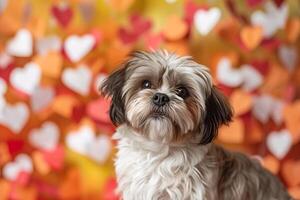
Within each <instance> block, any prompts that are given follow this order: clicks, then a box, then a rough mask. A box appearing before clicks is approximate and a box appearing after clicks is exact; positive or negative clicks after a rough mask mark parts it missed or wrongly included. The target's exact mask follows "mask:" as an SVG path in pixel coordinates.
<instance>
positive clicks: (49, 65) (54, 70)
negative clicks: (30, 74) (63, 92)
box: [34, 52, 62, 78]
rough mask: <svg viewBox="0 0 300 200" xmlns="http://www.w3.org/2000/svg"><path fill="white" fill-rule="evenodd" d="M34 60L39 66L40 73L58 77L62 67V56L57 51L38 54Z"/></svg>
mask: <svg viewBox="0 0 300 200" xmlns="http://www.w3.org/2000/svg"><path fill="white" fill-rule="evenodd" d="M34 61H35V62H36V63H37V64H38V65H39V66H40V67H41V69H42V73H43V74H44V75H45V76H47V77H50V78H58V77H59V76H60V73H61V69H62V58H61V55H60V54H59V53H58V52H49V53H48V54H46V55H39V56H36V57H35V58H34Z"/></svg>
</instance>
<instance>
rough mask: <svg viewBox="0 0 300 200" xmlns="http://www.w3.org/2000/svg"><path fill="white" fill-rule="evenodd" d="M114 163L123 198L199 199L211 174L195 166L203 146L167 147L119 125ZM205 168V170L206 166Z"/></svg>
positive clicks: (203, 193)
mask: <svg viewBox="0 0 300 200" xmlns="http://www.w3.org/2000/svg"><path fill="white" fill-rule="evenodd" d="M114 137H115V139H118V145H117V148H118V153H117V158H116V160H115V167H116V173H117V179H118V192H119V193H120V194H121V195H122V197H123V199H125V200H127V199H129V200H148V199H149V200H150V199H153V200H156V199H160V200H168V199H172V200H177V199H178V200H185V199H186V200H190V199H192V200H202V199H206V197H207V194H205V191H207V189H206V186H207V185H208V184H210V183H208V181H207V180H210V179H211V178H212V177H210V176H211V174H209V173H203V169H202V170H199V169H198V167H197V166H199V165H201V160H202V159H203V157H204V155H205V154H206V152H207V150H206V149H201V148H199V146H197V145H194V146H193V145H189V146H181V147H169V146H162V145H159V144H157V143H150V142H149V141H141V140H143V138H142V137H138V136H137V135H136V136H134V135H132V134H129V133H128V130H127V129H126V127H121V128H119V129H118V131H117V132H116V133H115V135H114ZM208 172H209V170H208Z"/></svg>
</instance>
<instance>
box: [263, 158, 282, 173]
mask: <svg viewBox="0 0 300 200" xmlns="http://www.w3.org/2000/svg"><path fill="white" fill-rule="evenodd" d="M262 163H263V166H264V167H265V168H266V169H268V170H269V171H270V172H272V173H273V174H278V172H279V169H280V163H279V161H278V160H277V159H276V158H274V157H273V156H271V155H268V156H266V157H264V158H263V162H262Z"/></svg>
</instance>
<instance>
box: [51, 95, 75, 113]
mask: <svg viewBox="0 0 300 200" xmlns="http://www.w3.org/2000/svg"><path fill="white" fill-rule="evenodd" d="M77 104H78V101H77V99H76V98H75V97H74V96H71V95H60V96H58V97H56V98H55V99H54V101H53V103H52V107H51V108H52V110H53V112H55V113H57V114H59V115H61V116H63V117H65V118H68V119H69V118H70V117H71V115H72V111H73V108H74V107H75V106H76V105H77Z"/></svg>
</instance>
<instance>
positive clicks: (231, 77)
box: [217, 58, 243, 87]
mask: <svg viewBox="0 0 300 200" xmlns="http://www.w3.org/2000/svg"><path fill="white" fill-rule="evenodd" d="M217 79H218V81H219V82H220V83H222V84H224V85H226V86H229V87H237V86H239V85H240V84H242V82H243V76H242V75H241V73H240V72H239V71H238V70H235V69H233V68H232V66H231V62H230V60H229V59H228V58H222V59H220V61H219V62H218V64H217Z"/></svg>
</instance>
